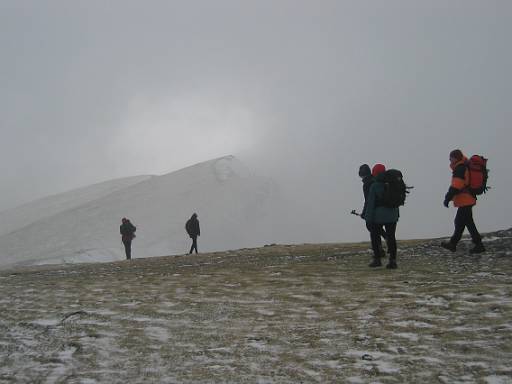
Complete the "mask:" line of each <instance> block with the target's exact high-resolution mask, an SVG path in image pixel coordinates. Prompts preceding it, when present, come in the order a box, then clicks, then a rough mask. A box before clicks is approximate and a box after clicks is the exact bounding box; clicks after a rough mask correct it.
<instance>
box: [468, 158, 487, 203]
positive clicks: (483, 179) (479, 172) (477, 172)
mask: <svg viewBox="0 0 512 384" xmlns="http://www.w3.org/2000/svg"><path fill="white" fill-rule="evenodd" d="M467 167H468V170H469V186H468V187H469V190H470V191H471V193H472V194H474V195H475V196H476V195H481V194H483V193H486V192H487V190H488V189H489V187H488V186H487V179H488V177H489V170H488V169H487V159H486V158H485V157H483V156H480V155H473V156H471V158H470V159H469V160H468V162H467Z"/></svg>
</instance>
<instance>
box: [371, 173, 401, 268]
mask: <svg viewBox="0 0 512 384" xmlns="http://www.w3.org/2000/svg"><path fill="white" fill-rule="evenodd" d="M392 171H393V172H399V171H395V170H392ZM392 171H388V172H392ZM388 172H386V167H385V166H384V165H383V164H376V165H375V166H374V167H373V168H372V176H373V177H374V182H373V183H372V185H371V186H370V190H369V192H368V197H367V200H366V203H367V204H366V212H365V216H364V219H365V220H366V225H367V227H368V228H369V229H370V238H371V241H372V249H373V261H372V262H371V263H370V264H369V267H372V268H373V267H380V266H381V265H382V263H381V261H380V258H381V250H382V240H381V236H382V230H383V228H385V229H386V243H387V246H388V252H389V262H388V264H387V265H386V268H389V269H395V268H397V264H396V253H397V249H396V238H395V233H396V225H397V222H398V217H399V210H398V205H399V204H395V203H390V204H389V203H387V199H388V197H387V191H388V189H389V183H388V182H387V180H386V177H387V176H388V175H389V174H388ZM404 189H405V186H404ZM391 200H392V199H391ZM402 204H403V203H402ZM394 205H396V206H394Z"/></svg>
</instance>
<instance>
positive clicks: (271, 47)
mask: <svg viewBox="0 0 512 384" xmlns="http://www.w3.org/2000/svg"><path fill="white" fill-rule="evenodd" d="M511 18H512V2H510V1H509V0H501V1H499V0H485V1H484V0H481V1H472V0H460V1H446V0H439V1H410V0H404V1H379V0H375V1H359V0H358V1H341V0H339V1H327V0H322V1H297V0H293V1H292V0H290V1H283V0H277V1H275V0H272V1H260V0H258V1H235V0H233V1H222V0H217V1H206V0H205V1H180V2H178V1H144V2H143V1H109V2H106V1H18V0H16V1H7V0H3V1H0V55H1V60H0V84H1V91H0V130H1V141H0V164H1V165H0V171H1V172H0V175H1V180H2V182H1V190H2V193H1V196H0V209H6V208H10V207H13V206H15V205H17V204H20V203H23V202H25V201H28V200H31V199H33V198H37V197H41V196H44V195H47V194H51V193H56V192H61V191H64V190H68V189H71V188H75V187H78V186H82V185H87V184H90V183H94V182H98V181H102V180H107V179H111V178H115V177H122V176H131V175H136V174H143V173H165V172H169V171H172V170H176V169H179V168H181V167H183V166H187V165H190V164H193V163H196V162H199V161H203V160H208V159H211V158H214V157H217V156H222V155H225V154H235V155H239V156H240V157H241V158H242V160H246V161H248V162H249V163H251V164H258V169H259V170H260V171H261V172H262V173H265V174H271V175H273V176H275V177H276V178H277V179H279V180H281V181H282V182H283V184H284V189H286V190H289V191H293V192H295V193H294V195H293V196H294V198H296V199H297V200H298V201H299V202H302V203H303V204H304V205H305V206H308V209H309V210H314V211H315V214H317V215H318V216H320V217H326V218H327V219H328V220H332V222H333V225H336V226H339V229H340V232H341V231H348V229H347V225H349V224H348V223H353V220H354V219H353V218H348V219H347V218H346V217H345V216H346V214H345V212H346V211H348V210H350V209H351V208H359V206H360V200H361V196H360V194H361V191H360V182H359V179H358V178H357V168H358V166H359V164H361V163H363V162H368V163H370V164H373V163H375V162H383V163H385V164H386V165H388V166H392V167H397V168H401V169H403V170H404V173H405V174H406V176H407V178H408V181H410V182H409V183H410V184H413V185H415V187H416V190H415V192H414V195H411V198H410V202H409V204H408V205H407V206H406V208H404V209H403V210H402V212H403V213H402V220H401V222H405V223H408V224H404V225H403V227H402V233H403V235H404V236H428V235H436V234H439V233H443V232H446V231H448V230H451V225H452V224H451V222H452V216H453V213H454V212H453V211H452V210H450V211H448V210H446V209H445V208H443V207H442V206H441V203H442V199H443V196H444V193H445V191H446V188H447V184H448V182H449V169H448V153H449V151H450V150H451V149H453V148H457V147H460V148H461V149H463V150H464V151H465V152H466V153H468V154H471V153H474V152H478V153H483V154H485V155H487V156H488V157H489V158H490V159H491V160H490V166H491V169H492V174H491V178H492V179H491V184H492V185H493V187H494V190H493V191H492V193H491V194H490V195H489V196H486V197H485V199H482V201H481V207H480V208H479V210H478V214H477V217H478V222H480V223H481V227H483V229H484V230H485V229H489V230H490V229H497V228H501V227H505V226H510V219H509V216H510V213H511V209H510V204H508V199H509V193H508V191H510V190H511V188H512V178H511V176H510V172H509V170H508V163H509V161H510V159H509V145H510V143H511V139H512V133H511V129H510V122H511V121H512V108H511V107H512V106H511V100H512V76H511V75H510V68H512V49H511V46H510V36H512V24H511V23H510V20H511ZM260 168H261V169H260ZM297 186H300V188H298V187H297ZM297 190H300V191H301V193H296V191H297ZM308 201H313V202H315V204H308V203H307V202H308ZM305 209H306V208H305ZM312 215H313V214H312ZM342 216H343V219H342V220H341V219H340V220H339V221H337V218H339V217H342ZM311 218H312V220H316V219H318V217H317V216H314V215H313V216H311ZM350 220H351V221H350ZM411 223H414V225H412V224H411ZM354 224H355V225H360V223H354ZM358 231H359V232H360V228H358ZM363 235H364V233H363ZM399 235H400V228H399Z"/></svg>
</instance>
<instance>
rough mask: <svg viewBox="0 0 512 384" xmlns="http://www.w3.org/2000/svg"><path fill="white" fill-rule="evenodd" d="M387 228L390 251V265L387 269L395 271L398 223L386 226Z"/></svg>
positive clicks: (387, 241)
mask: <svg viewBox="0 0 512 384" xmlns="http://www.w3.org/2000/svg"><path fill="white" fill-rule="evenodd" d="M385 228H386V243H387V244H388V250H389V263H388V265H386V268H390V269H395V268H396V267H397V265H396V253H397V247H396V223H390V224H385Z"/></svg>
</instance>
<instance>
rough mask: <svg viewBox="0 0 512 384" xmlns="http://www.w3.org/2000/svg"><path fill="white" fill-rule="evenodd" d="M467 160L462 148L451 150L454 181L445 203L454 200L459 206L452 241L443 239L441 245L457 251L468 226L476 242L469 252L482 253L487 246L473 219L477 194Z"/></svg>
mask: <svg viewBox="0 0 512 384" xmlns="http://www.w3.org/2000/svg"><path fill="white" fill-rule="evenodd" d="M467 161H468V159H467V158H466V156H464V154H463V153H462V151H461V150H460V149H455V150H453V151H451V152H450V168H451V169H452V171H453V172H452V183H451V185H450V188H449V189H448V192H447V193H446V195H445V198H444V202H443V205H444V206H445V207H446V208H448V206H449V204H450V201H453V205H454V206H455V207H457V214H456V215H455V231H454V232H453V235H452V237H451V238H450V241H443V242H442V243H441V246H442V247H443V248H446V249H448V250H449V251H451V252H455V251H456V250H457V243H458V242H459V241H460V239H461V237H462V233H463V232H464V229H465V228H467V229H468V231H469V234H470V235H471V240H473V243H474V244H475V246H474V247H473V248H472V249H471V250H470V251H469V252H470V253H482V252H485V248H484V245H483V244H482V237H481V236H480V233H478V229H477V228H476V225H475V222H474V221H473V206H475V205H476V195H475V194H473V193H472V191H471V190H470V189H469V188H470V187H469V186H470V180H469V178H470V174H469V169H468V166H467Z"/></svg>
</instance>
